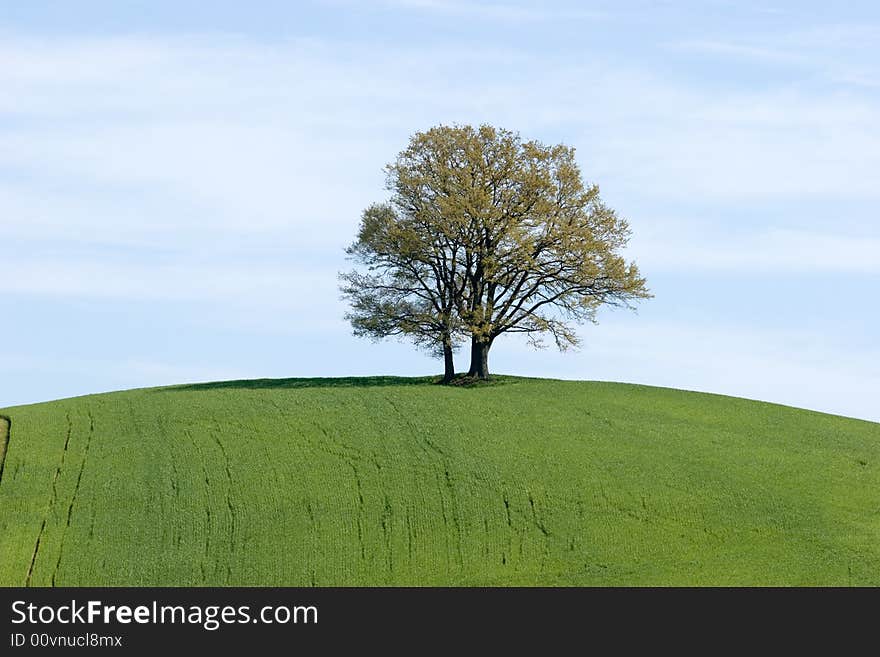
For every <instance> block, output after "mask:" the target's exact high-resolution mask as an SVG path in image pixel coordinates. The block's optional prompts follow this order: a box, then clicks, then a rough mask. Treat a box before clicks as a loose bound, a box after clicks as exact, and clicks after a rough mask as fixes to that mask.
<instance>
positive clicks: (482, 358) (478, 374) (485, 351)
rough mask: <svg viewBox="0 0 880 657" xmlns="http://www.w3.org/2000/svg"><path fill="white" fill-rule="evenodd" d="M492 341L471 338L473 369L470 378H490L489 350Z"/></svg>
mask: <svg viewBox="0 0 880 657" xmlns="http://www.w3.org/2000/svg"><path fill="white" fill-rule="evenodd" d="M491 346H492V340H479V339H477V338H471V368H470V369H469V370H468V376H472V377H475V378H477V379H488V378H489V348H490V347H491Z"/></svg>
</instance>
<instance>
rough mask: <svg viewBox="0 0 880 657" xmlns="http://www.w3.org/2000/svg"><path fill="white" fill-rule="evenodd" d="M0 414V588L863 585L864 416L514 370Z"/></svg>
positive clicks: (867, 459)
mask: <svg viewBox="0 0 880 657" xmlns="http://www.w3.org/2000/svg"><path fill="white" fill-rule="evenodd" d="M4 414H6V415H9V416H10V417H11V419H12V431H11V439H10V441H9V448H8V451H7V454H6V463H5V468H4V472H3V477H2V481H0V557H2V558H0V584H2V585H23V584H30V585H49V584H53V583H54V584H57V585H199V584H208V585H228V584H235V585H309V584H317V585H358V584H369V585H384V584H389V585H423V584H427V585H433V584H450V585H459V584H463V585H477V584H490V585H491V584H500V585H506V584H523V585H572V584H578V585H580V584H598V585H606V584H609V585H611V584H615V585H620V584H721V585H726V584H782V585H787V584H818V585H831V584H833V585H847V584H870V585H880V515H878V499H880V497H878V491H880V425H877V424H872V423H869V422H861V421H856V420H849V419H844V418H840V417H833V416H828V415H822V414H819V413H812V412H807V411H801V410H796V409H791V408H786V407H781V406H774V405H769V404H763V403H757V402H751V401H745V400H740V399H732V398H726V397H720V396H713V395H705V394H696V393H686V392H681V391H676V390H668V389H660V388H648V387H642V386H631V385H623V384H608V383H580V382H560V381H546V380H526V379H512V378H502V379H501V381H500V382H498V383H497V384H494V385H486V386H478V387H474V388H461V387H443V386H436V385H430V383H429V382H428V381H427V380H424V379H324V380H320V379H318V380H303V379H300V380H285V381H250V382H228V383H219V384H206V385H201V386H188V387H187V386H182V387H177V388H165V389H154V390H141V391H131V392H120V393H113V394H106V395H94V396H89V397H81V398H77V399H70V400H63V401H58V402H51V403H46V404H37V405H32V406H22V407H17V408H12V409H7V410H6V411H4ZM38 541H39V544H38V545H37V543H38ZM35 550H36V556H35ZM29 573H30V575H29Z"/></svg>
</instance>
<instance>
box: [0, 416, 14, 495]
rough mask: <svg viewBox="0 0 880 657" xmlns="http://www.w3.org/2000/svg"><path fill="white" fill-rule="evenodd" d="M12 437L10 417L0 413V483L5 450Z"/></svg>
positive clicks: (4, 462)
mask: <svg viewBox="0 0 880 657" xmlns="http://www.w3.org/2000/svg"><path fill="white" fill-rule="evenodd" d="M11 439H12V419H11V418H10V417H8V416H6V415H0V484H2V483H3V469H4V468H5V467H6V452H7V451H8V450H9V441H10V440H11Z"/></svg>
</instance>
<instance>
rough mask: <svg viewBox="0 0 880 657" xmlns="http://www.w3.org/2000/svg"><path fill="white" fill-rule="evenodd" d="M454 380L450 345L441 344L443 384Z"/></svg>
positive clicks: (453, 365)
mask: <svg viewBox="0 0 880 657" xmlns="http://www.w3.org/2000/svg"><path fill="white" fill-rule="evenodd" d="M454 378H455V361H454V360H453V359H452V345H451V344H447V343H444V344H443V383H449V382H450V381H452V379H454Z"/></svg>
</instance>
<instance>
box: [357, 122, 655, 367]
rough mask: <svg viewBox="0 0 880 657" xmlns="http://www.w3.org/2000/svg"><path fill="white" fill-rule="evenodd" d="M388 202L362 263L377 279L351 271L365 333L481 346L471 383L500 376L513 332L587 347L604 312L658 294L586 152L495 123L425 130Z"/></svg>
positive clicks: (373, 213)
mask: <svg viewBox="0 0 880 657" xmlns="http://www.w3.org/2000/svg"><path fill="white" fill-rule="evenodd" d="M386 171H387V187H388V189H389V191H391V192H392V197H391V201H390V203H389V204H387V205H379V206H371V207H370V208H369V209H368V210H367V211H366V212H365V213H364V216H363V219H362V222H361V227H360V231H359V233H358V238H357V240H356V242H355V243H354V244H353V245H352V246H351V247H350V248H349V249H348V253H349V255H351V256H353V257H354V259H355V260H357V261H359V262H360V263H361V264H364V265H366V266H367V268H368V271H369V272H370V273H366V274H362V273H359V272H357V271H352V272H349V273H347V274H343V275H342V278H343V281H344V284H343V288H342V289H343V293H344V296H345V297H346V298H347V299H349V301H350V302H351V304H352V312H351V313H349V315H348V318H349V319H350V321H351V322H352V325H353V327H354V330H355V334H357V335H368V336H370V337H373V338H377V339H378V338H382V337H386V336H391V335H402V336H408V337H410V338H412V339H413V340H414V341H415V342H416V343H417V344H419V345H421V346H427V347H428V348H429V349H431V350H432V351H434V352H436V353H437V355H439V354H440V353H443V355H444V361H445V364H446V368H445V375H444V380H446V381H449V380H450V379H451V378H452V377H453V375H454V367H453V363H452V354H453V350H454V349H455V347H456V346H457V345H458V344H459V343H460V342H461V341H462V340H463V339H469V340H470V343H471V363H470V369H469V371H468V374H469V375H470V376H473V377H476V378H481V379H485V378H488V376H489V361H488V358H489V350H490V349H491V347H492V344H493V343H494V341H495V339H496V338H497V337H498V336H499V335H501V334H503V333H523V334H525V335H526V336H527V338H528V340H529V341H530V342H531V343H532V344H533V345H534V346H538V347H540V346H542V345H543V339H544V338H545V337H547V336H549V337H550V338H552V340H553V341H554V342H555V344H556V346H557V347H558V348H559V349H561V350H565V349H567V348H569V347H572V346H577V345H578V343H579V340H578V337H577V335H576V333H575V331H574V325H575V324H577V323H580V322H584V321H595V319H596V311H597V309H598V308H599V307H600V306H602V305H605V304H607V305H612V306H625V307H628V308H632V307H633V303H634V302H636V301H638V300H639V299H645V298H648V297H650V296H651V295H650V293H649V292H648V290H647V287H646V284H645V279H644V278H642V277H641V276H640V274H639V271H638V268H637V267H636V266H635V264H633V263H627V262H626V261H625V260H624V259H623V257H622V256H621V255H619V250H620V249H621V248H623V247H624V246H625V245H626V243H627V241H628V239H629V235H630V231H629V226H628V224H627V222H626V221H625V220H624V219H622V218H620V217H618V216H617V214H616V213H615V212H614V210H612V209H611V208H609V207H608V206H606V205H605V204H604V203H603V202H602V201H601V199H600V198H599V188H598V187H597V186H595V185H590V186H585V185H584V183H583V180H582V178H581V172H580V169H579V168H578V166H577V163H576V162H575V159H574V149H573V148H569V147H567V146H564V145H556V146H545V145H543V144H541V143H539V142H537V141H527V142H523V141H522V140H521V138H520V136H519V135H518V134H516V133H513V132H510V131H507V130H499V129H496V128H493V127H491V126H486V125H483V126H480V127H479V128H473V127H471V126H438V127H435V128H431V129H430V130H428V131H427V132H423V133H416V134H415V135H413V137H412V138H411V139H410V143H409V145H408V147H407V148H406V149H405V150H403V151H402V152H401V153H400V154H399V155H398V157H397V159H396V160H395V162H394V163H392V164H390V165H389V166H388V167H387V169H386Z"/></svg>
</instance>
